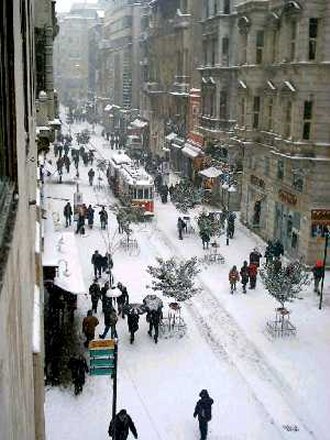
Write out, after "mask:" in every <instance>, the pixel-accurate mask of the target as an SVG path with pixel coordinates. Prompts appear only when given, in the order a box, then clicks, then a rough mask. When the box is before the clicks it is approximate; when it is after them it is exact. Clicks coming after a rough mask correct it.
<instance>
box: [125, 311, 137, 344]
mask: <svg viewBox="0 0 330 440" xmlns="http://www.w3.org/2000/svg"><path fill="white" fill-rule="evenodd" d="M139 320H140V316H139V315H138V314H137V313H129V314H128V315H127V325H128V331H129V333H130V343H131V344H133V342H134V335H135V333H136V332H137V331H138V330H139Z"/></svg>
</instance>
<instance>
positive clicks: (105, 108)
mask: <svg viewBox="0 0 330 440" xmlns="http://www.w3.org/2000/svg"><path fill="white" fill-rule="evenodd" d="M112 108H113V106H112V105H111V104H107V105H106V106H105V107H104V109H103V110H104V111H105V112H109V111H110V110H112Z"/></svg>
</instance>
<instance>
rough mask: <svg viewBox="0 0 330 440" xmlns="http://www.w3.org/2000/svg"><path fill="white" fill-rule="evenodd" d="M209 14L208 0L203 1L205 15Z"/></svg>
mask: <svg viewBox="0 0 330 440" xmlns="http://www.w3.org/2000/svg"><path fill="white" fill-rule="evenodd" d="M209 16H210V8H209V0H206V2H205V17H206V18H208V17H209Z"/></svg>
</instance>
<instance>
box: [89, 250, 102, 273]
mask: <svg viewBox="0 0 330 440" xmlns="http://www.w3.org/2000/svg"><path fill="white" fill-rule="evenodd" d="M102 259H103V257H102V255H101V254H99V251H97V250H96V251H95V252H94V254H93V255H92V259H91V263H92V265H93V266H94V278H95V280H97V279H98V278H101V276H102V274H101V271H102V263H103V260H102Z"/></svg>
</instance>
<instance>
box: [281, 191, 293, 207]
mask: <svg viewBox="0 0 330 440" xmlns="http://www.w3.org/2000/svg"><path fill="white" fill-rule="evenodd" d="M278 198H279V199H280V200H281V202H284V203H286V204H287V205H293V206H295V205H296V204H297V196H296V195H295V194H291V193H289V192H288V191H285V190H284V189H280V190H279V192H278Z"/></svg>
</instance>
